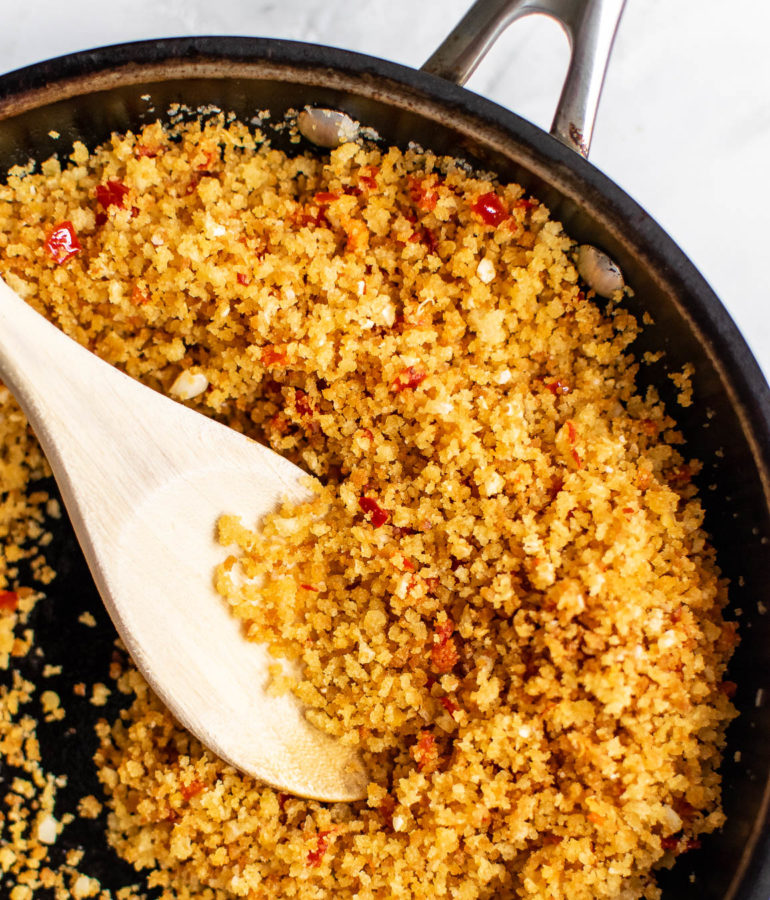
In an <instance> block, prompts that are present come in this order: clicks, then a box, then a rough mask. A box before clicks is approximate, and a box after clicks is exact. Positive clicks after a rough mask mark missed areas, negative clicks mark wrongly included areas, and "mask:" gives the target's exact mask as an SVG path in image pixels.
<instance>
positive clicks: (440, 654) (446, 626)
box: [430, 619, 460, 674]
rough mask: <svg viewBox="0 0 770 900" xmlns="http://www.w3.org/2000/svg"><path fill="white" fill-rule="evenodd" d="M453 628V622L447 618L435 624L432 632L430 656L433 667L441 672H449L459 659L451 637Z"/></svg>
mask: <svg viewBox="0 0 770 900" xmlns="http://www.w3.org/2000/svg"><path fill="white" fill-rule="evenodd" d="M454 630H455V626H454V622H452V621H451V620H450V619H447V620H446V622H442V623H441V624H440V625H437V626H436V628H435V630H434V632H433V646H432V647H431V648H430V657H431V661H432V663H433V668H434V669H435V670H436V671H437V672H441V673H442V674H444V673H446V672H451V671H452V669H453V668H454V667H455V666H456V665H457V663H458V662H459V661H460V656H459V654H458V652H457V647H456V646H455V642H454V638H453V637H452V633H453V632H454Z"/></svg>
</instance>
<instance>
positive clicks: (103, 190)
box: [96, 178, 128, 209]
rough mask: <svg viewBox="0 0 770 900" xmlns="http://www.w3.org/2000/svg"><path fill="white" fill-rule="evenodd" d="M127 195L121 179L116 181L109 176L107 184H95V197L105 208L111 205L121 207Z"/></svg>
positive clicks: (126, 189)
mask: <svg viewBox="0 0 770 900" xmlns="http://www.w3.org/2000/svg"><path fill="white" fill-rule="evenodd" d="M127 195H128V188H127V187H126V186H125V184H123V182H122V181H117V180H116V179H115V178H111V179H110V180H109V181H108V182H107V184H98V185H97V186H96V199H97V200H98V201H99V203H101V205H102V206H103V207H104V208H105V209H109V208H110V207H111V206H117V207H118V209H123V207H124V206H125V199H126V196H127Z"/></svg>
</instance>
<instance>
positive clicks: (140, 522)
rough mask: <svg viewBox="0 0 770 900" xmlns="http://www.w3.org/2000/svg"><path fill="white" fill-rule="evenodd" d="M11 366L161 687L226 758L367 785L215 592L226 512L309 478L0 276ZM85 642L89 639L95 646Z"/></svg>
mask: <svg viewBox="0 0 770 900" xmlns="http://www.w3.org/2000/svg"><path fill="white" fill-rule="evenodd" d="M0 377H1V378H2V380H3V381H4V382H5V384H6V385H7V387H8V388H9V389H10V390H11V391H12V392H13V393H14V395H15V397H16V399H17V401H18V402H19V404H20V405H21V407H22V409H23V410H24V412H25V413H26V415H27V418H28V419H29V421H30V424H31V425H32V428H33V429H34V431H35V433H36V435H37V437H38V440H39V441H40V444H41V446H42V448H43V451H44V453H45V455H46V456H47V458H48V461H49V463H50V464H51V468H52V470H53V473H54V476H55V478H56V481H57V483H58V485H59V488H60V490H61V494H62V497H63V498H64V502H65V504H66V507H67V511H68V512H69V515H70V518H71V520H72V524H73V526H74V528H75V533H76V534H77V537H78V540H79V541H80V545H81V547H82V548H83V552H84V554H85V557H86V560H87V561H88V565H89V567H90V569H91V573H92V575H93V577H94V581H95V582H96V585H97V587H98V589H99V592H100V593H101V596H102V599H103V600H104V603H105V606H106V607H107V610H108V611H109V613H110V615H111V616H112V620H113V622H114V623H115V626H116V628H117V630H118V632H119V633H120V636H121V637H122V639H123V641H124V643H125V645H126V647H127V648H128V651H129V652H130V653H131V656H132V657H133V659H134V662H135V663H136V665H137V667H138V668H139V670H140V671H141V672H142V674H143V675H144V677H145V678H146V679H147V681H148V682H149V683H150V685H151V687H152V689H153V690H154V691H155V692H156V693H157V694H158V696H159V697H160V698H161V699H162V700H163V702H164V703H165V704H166V706H167V707H168V708H169V709H170V710H171V712H172V713H173V715H174V716H175V717H176V718H177V719H178V720H179V722H180V723H181V724H182V725H184V726H185V727H186V728H187V729H189V730H190V731H191V732H192V733H193V734H194V735H195V736H196V737H197V738H198V739H199V740H200V741H201V742H202V743H203V744H204V745H205V746H207V747H208V748H209V749H211V750H212V751H213V752H214V753H216V754H217V755H218V756H220V757H221V758H222V759H224V760H226V761H227V762H229V763H231V764H232V765H234V766H236V767H237V768H238V769H241V770H242V771H244V772H247V773H249V774H251V775H254V776H256V777H257V778H259V779H260V780H262V781H265V782H267V783H268V784H270V785H273V786H274V787H276V788H280V789H281V790H285V791H288V792H291V793H293V794H298V795H300V796H304V797H312V798H316V799H322V800H331V801H340V800H355V799H359V798H361V797H364V796H365V795H366V783H367V777H366V772H365V770H364V768H363V766H362V765H361V761H360V759H359V757H358V756H357V754H356V753H355V752H354V751H353V750H352V749H351V748H349V747H345V746H344V745H343V744H342V743H340V742H338V741H337V740H335V739H333V738H331V737H330V736H328V735H325V734H323V733H321V732H320V731H318V730H317V729H316V728H315V727H313V726H312V725H310V723H309V722H308V721H307V720H306V718H305V716H304V713H303V710H302V708H301V706H300V704H299V701H297V700H296V698H295V697H293V695H289V694H284V695H282V696H279V697H274V696H272V695H271V694H269V693H268V691H267V688H268V684H269V681H270V676H269V674H268V665H270V664H274V663H275V662H276V660H275V659H274V658H273V657H271V656H270V654H269V653H268V651H267V649H266V648H265V647H263V646H260V645H258V644H255V643H253V642H250V641H247V640H246V639H245V637H244V635H243V630H242V628H241V625H240V624H239V622H238V621H237V620H236V619H235V618H234V617H233V616H232V615H231V614H230V612H229V611H228V608H227V604H226V602H225V601H224V600H223V598H222V597H220V596H219V595H218V594H217V593H216V591H215V590H214V587H213V575H214V570H215V568H216V566H217V564H218V563H219V562H221V561H222V559H223V558H224V556H225V551H224V550H223V548H222V547H220V546H218V545H217V544H216V542H215V539H214V534H215V524H216V522H217V520H218V518H219V517H220V516H221V515H222V514H223V513H234V514H236V515H241V516H242V517H243V518H244V521H246V522H255V523H256V521H257V520H258V519H259V518H260V517H261V516H263V515H264V514H265V513H267V512H269V511H271V510H274V509H275V508H276V507H277V505H278V504H279V503H280V502H281V501H282V500H283V499H284V498H289V499H291V500H303V499H307V497H308V496H309V489H308V487H307V486H306V484H304V483H303V479H305V478H306V476H305V474H304V473H303V472H302V471H301V470H300V469H298V468H297V467H296V466H294V465H292V464H291V463H289V462H287V461H286V460H285V459H283V458H282V457H280V456H278V455H277V454H276V453H273V452H272V451H271V450H268V449H267V448H266V447H263V446H261V445H260V444H258V443H256V442H254V441H252V440H250V439H249V438H246V437H244V436H243V435H240V434H238V433H237V432H235V431H232V430H231V429H229V428H227V427H225V426H224V425H220V424H218V423H216V422H213V421H211V420H210V419H207V418H206V417H205V416H202V415H200V414H199V413H196V412H194V411H192V410H190V409H187V408H186V407H184V406H182V405H181V404H179V403H175V402H174V401H173V400H170V399H168V398H167V397H164V396H162V395H161V394H158V393H156V392H155V391H153V390H151V389H150V388H147V387H144V386H143V385H141V384H139V383H138V382H136V381H134V380H133V379H132V378H130V377H129V376H127V375H125V374H123V373H122V372H120V371H118V370H117V369H115V368H113V367H112V366H110V365H108V364H107V363H105V362H103V361H102V360H100V359H99V358H98V357H96V356H95V355H94V354H92V353H90V352H89V351H88V350H86V349H85V348H83V347H81V346H80V345H79V344H77V343H76V342H75V341H73V340H71V339H70V338H68V337H66V336H65V335H64V334H63V333H62V332H61V331H59V330H58V329H57V328H56V327H55V326H54V325H52V324H51V323H50V322H48V321H47V320H46V319H45V318H43V317H42V316H40V315H39V314H38V313H36V312H35V311H34V310H33V309H32V308H31V307H30V306H28V305H27V304H26V303H25V302H24V301H23V300H22V299H21V298H20V297H19V296H18V295H17V294H15V293H14V292H13V291H12V290H11V289H10V288H9V287H8V285H7V284H5V283H4V282H3V281H1V280H0ZM83 652H84V653H86V652H87V648H85V647H84V648H83Z"/></svg>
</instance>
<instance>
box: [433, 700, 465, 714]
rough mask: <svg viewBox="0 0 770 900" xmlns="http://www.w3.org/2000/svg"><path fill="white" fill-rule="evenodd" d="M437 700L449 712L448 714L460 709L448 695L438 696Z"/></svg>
mask: <svg viewBox="0 0 770 900" xmlns="http://www.w3.org/2000/svg"><path fill="white" fill-rule="evenodd" d="M438 702H439V703H440V704H441V705H442V706H443V707H444V709H445V710H446V711H447V712H448V713H449V715H450V716H451V715H452V713H456V712H457V711H458V710H459V709H460V707H459V706H458V705H457V704H456V703H455V702H454V700H452V699H450V698H449V697H440V698H439V701H438Z"/></svg>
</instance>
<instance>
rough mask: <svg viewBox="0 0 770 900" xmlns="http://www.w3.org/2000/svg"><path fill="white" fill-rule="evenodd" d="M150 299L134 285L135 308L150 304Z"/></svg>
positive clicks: (132, 294) (132, 295)
mask: <svg viewBox="0 0 770 900" xmlns="http://www.w3.org/2000/svg"><path fill="white" fill-rule="evenodd" d="M149 301H150V298H149V296H148V295H147V294H145V293H144V292H143V291H142V290H141V288H140V287H139V285H136V284H135V285H134V288H133V290H132V291H131V302H132V303H133V304H134V305H135V306H143V305H144V304H145V303H149Z"/></svg>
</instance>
